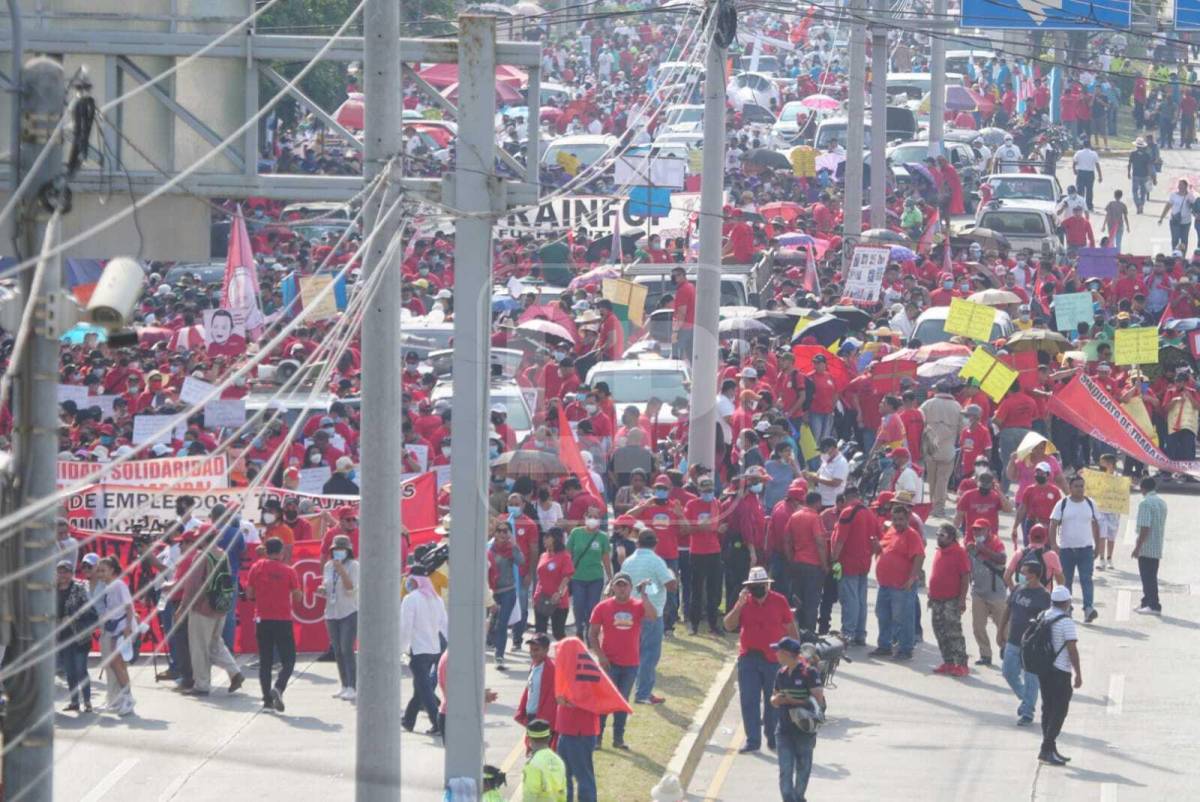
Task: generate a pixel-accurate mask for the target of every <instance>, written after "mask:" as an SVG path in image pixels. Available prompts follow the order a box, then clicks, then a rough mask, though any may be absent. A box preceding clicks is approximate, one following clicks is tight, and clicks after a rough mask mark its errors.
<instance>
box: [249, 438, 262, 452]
mask: <svg viewBox="0 0 1200 802" xmlns="http://www.w3.org/2000/svg"><path fill="white" fill-rule="evenodd" d="M250 446H251V448H254V449H255V450H261V449H262V447H263V441H262V438H261V437H256V438H254V439H253V440H251V441H250Z"/></svg>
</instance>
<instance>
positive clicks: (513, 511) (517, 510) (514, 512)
mask: <svg viewBox="0 0 1200 802" xmlns="http://www.w3.org/2000/svg"><path fill="white" fill-rule="evenodd" d="M508 514H509V515H520V514H521V508H520V507H517V506H515V505H513V504H509V505H508Z"/></svg>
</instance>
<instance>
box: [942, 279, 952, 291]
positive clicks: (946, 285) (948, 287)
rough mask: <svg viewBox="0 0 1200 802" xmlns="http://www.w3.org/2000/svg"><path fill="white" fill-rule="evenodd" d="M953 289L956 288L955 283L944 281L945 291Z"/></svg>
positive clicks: (943, 287)
mask: <svg viewBox="0 0 1200 802" xmlns="http://www.w3.org/2000/svg"><path fill="white" fill-rule="evenodd" d="M953 287H954V282H953V281H943V282H942V289H944V290H949V289H952V288H953Z"/></svg>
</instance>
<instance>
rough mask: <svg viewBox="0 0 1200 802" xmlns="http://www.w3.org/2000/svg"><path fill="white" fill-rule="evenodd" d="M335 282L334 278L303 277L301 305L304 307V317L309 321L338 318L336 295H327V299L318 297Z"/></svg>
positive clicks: (301, 278)
mask: <svg viewBox="0 0 1200 802" xmlns="http://www.w3.org/2000/svg"><path fill="white" fill-rule="evenodd" d="M332 282H333V276H328V275H326V276H301V277H300V303H301V304H303V305H304V310H305V312H304V316H305V317H306V318H308V319H309V320H328V319H329V318H331V317H336V316H337V312H338V309H337V299H336V298H334V297H333V296H334V293H332V292H330V293H326V294H325V297H323V298H321V299H319V300H318V299H317V296H318V295H320V294H321V292H322V291H323V290H324V289H325V288H326V287H328V286H329V285H330V284H331V283H332Z"/></svg>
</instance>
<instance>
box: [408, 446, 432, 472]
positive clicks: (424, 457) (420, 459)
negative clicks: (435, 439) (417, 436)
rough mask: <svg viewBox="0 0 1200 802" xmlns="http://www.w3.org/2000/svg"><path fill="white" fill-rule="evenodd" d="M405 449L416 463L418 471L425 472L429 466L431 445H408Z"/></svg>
mask: <svg viewBox="0 0 1200 802" xmlns="http://www.w3.org/2000/svg"><path fill="white" fill-rule="evenodd" d="M404 451H405V452H406V453H407V454H408V456H409V457H410V458H411V459H412V461H413V463H415V465H416V469H417V470H416V472H417V473H424V472H425V470H426V468H428V467H429V446H420V445H416V446H414V445H406V446H405V447H404Z"/></svg>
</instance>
